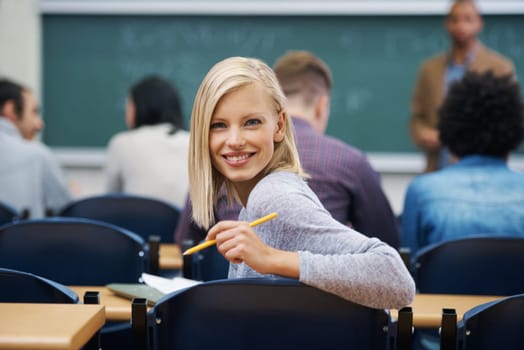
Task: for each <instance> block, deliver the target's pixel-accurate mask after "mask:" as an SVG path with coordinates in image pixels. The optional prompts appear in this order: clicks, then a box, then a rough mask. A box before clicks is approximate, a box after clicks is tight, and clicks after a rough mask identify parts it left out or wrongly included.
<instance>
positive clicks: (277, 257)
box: [207, 221, 299, 278]
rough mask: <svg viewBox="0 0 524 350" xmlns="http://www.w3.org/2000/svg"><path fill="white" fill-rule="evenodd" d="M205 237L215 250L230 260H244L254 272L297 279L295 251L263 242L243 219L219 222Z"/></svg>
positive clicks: (297, 269)
mask: <svg viewBox="0 0 524 350" xmlns="http://www.w3.org/2000/svg"><path fill="white" fill-rule="evenodd" d="M207 239H216V241H217V249H218V251H219V252H220V253H221V254H222V255H224V257H225V258H226V259H227V260H228V261H230V262H231V263H235V264H238V263H241V262H245V263H246V264H247V265H248V266H249V267H251V268H252V269H253V270H255V271H257V272H258V273H262V274H276V275H281V276H286V277H293V278H298V275H299V260H298V253H295V252H287V251H282V250H278V249H275V248H272V247H270V246H268V245H266V244H265V243H264V242H262V240H261V239H260V238H259V237H258V236H257V234H256V233H255V231H254V230H253V228H251V227H250V226H249V224H248V223H247V222H245V221H220V222H219V223H217V224H216V225H215V226H213V227H212V228H211V229H210V230H209V232H208V234H207Z"/></svg>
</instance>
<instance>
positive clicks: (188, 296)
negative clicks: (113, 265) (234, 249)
mask: <svg viewBox="0 0 524 350" xmlns="http://www.w3.org/2000/svg"><path fill="white" fill-rule="evenodd" d="M132 325H133V334H134V344H135V347H134V349H157V350H163V349H185V350H197V349H198V350H200V349H232V348H233V349H252V350H256V349H286V348H287V349H302V350H307V349H331V348H347V349H350V348H351V349H388V348H391V349H394V348H395V343H396V338H397V336H396V331H397V327H395V326H393V325H394V323H393V322H392V321H391V319H390V316H389V314H388V313H387V312H386V311H385V310H379V309H371V308H368V307H364V306H362V305H358V304H355V303H352V302H349V301H347V300H344V299H342V298H340V297H338V296H335V295H333V294H329V293H326V292H323V291H321V290H319V289H316V288H313V287H310V286H306V285H304V284H301V283H300V282H298V281H296V280H289V279H269V278H253V279H231V280H217V281H212V282H205V283H202V284H199V285H196V286H193V287H190V288H187V289H185V290H182V291H178V292H175V293H172V294H169V295H167V296H166V297H164V298H163V299H161V300H160V301H159V302H158V303H157V304H156V305H155V306H154V307H153V309H151V311H150V312H149V313H148V314H146V306H145V300H144V299H135V300H134V303H133V315H132ZM409 330H410V331H411V327H409Z"/></svg>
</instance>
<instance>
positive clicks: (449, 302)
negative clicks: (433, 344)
mask: <svg viewBox="0 0 524 350" xmlns="http://www.w3.org/2000/svg"><path fill="white" fill-rule="evenodd" d="M500 298H502V297H497V296H485V295H448V294H417V295H415V299H414V300H413V303H412V304H411V307H412V309H413V325H414V326H415V327H419V328H438V327H440V324H441V320H442V309H443V308H449V309H455V310H456V312H457V321H460V320H461V319H462V317H463V316H464V313H465V312H466V311H468V310H469V309H471V308H472V307H475V306H477V305H480V304H484V303H487V302H490V301H493V300H497V299H500ZM391 314H392V316H393V317H395V318H396V317H397V311H396V310H391Z"/></svg>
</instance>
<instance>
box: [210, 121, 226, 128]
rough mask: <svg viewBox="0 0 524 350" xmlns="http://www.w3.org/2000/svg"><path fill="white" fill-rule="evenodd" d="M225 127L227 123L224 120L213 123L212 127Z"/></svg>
mask: <svg viewBox="0 0 524 350" xmlns="http://www.w3.org/2000/svg"><path fill="white" fill-rule="evenodd" d="M225 127H226V124H224V123H222V122H215V123H211V129H220V128H225Z"/></svg>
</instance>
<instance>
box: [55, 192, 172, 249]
mask: <svg viewBox="0 0 524 350" xmlns="http://www.w3.org/2000/svg"><path fill="white" fill-rule="evenodd" d="M179 215H180V210H179V209H178V208H177V207H175V206H173V205H171V204H169V203H166V202H164V201H161V200H158V199H154V198H148V197H140V196H135V195H129V194H120V193H118V194H106V195H100V196H93V197H88V198H84V199H80V200H78V201H74V202H72V203H70V204H69V205H67V206H66V207H64V208H63V209H62V210H61V211H60V212H59V213H57V216H65V217H80V218H87V219H93V220H99V221H104V222H107V223H110V224H113V225H117V226H120V227H123V228H125V229H127V230H130V231H132V232H134V233H136V234H138V235H139V236H141V237H142V238H143V239H144V240H145V241H147V240H148V237H149V236H151V235H157V236H160V239H161V241H162V242H164V243H172V242H173V237H174V233H175V230H176V226H177V224H178V218H179Z"/></svg>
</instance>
